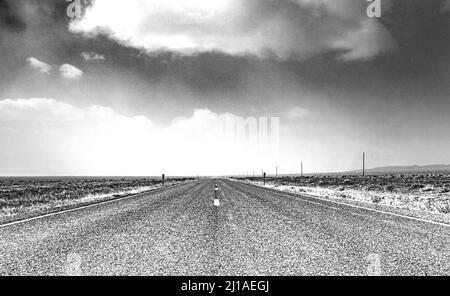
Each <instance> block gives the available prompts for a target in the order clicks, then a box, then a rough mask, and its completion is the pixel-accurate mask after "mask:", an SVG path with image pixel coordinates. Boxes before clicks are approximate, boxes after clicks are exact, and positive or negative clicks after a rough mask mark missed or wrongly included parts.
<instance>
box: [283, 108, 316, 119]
mask: <svg viewBox="0 0 450 296" xmlns="http://www.w3.org/2000/svg"><path fill="white" fill-rule="evenodd" d="M310 114H311V111H310V110H309V109H306V108H302V107H298V106H295V107H293V108H291V109H290V110H289V111H288V112H287V113H286V116H287V117H288V118H290V119H302V118H305V117H307V116H309V115H310Z"/></svg>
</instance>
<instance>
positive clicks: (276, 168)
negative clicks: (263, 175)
mask: <svg viewBox="0 0 450 296" xmlns="http://www.w3.org/2000/svg"><path fill="white" fill-rule="evenodd" d="M275 178H278V167H275Z"/></svg>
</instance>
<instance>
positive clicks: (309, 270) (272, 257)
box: [0, 180, 450, 276]
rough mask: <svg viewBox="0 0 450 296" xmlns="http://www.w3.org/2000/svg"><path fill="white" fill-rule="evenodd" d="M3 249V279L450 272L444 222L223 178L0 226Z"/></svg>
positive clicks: (449, 231) (447, 231) (0, 258)
mask: <svg viewBox="0 0 450 296" xmlns="http://www.w3.org/2000/svg"><path fill="white" fill-rule="evenodd" d="M215 184H218V186H219V189H220V190H219V198H220V206H219V207H215V206H214V205H213V201H214V185H215ZM0 250H1V251H0V274H1V275H225V276H226V275H379V274H381V275H450V228H449V227H445V226H441V225H434V224H430V223H427V222H423V221H415V220H411V219H407V218H402V217H396V216H392V215H388V214H383V213H378V212H373V211H370V210H365V209H358V208H352V207H350V206H346V205H341V204H335V203H332V202H329V201H322V200H314V199H312V198H308V197H304V196H295V195H292V194H287V193H281V192H275V191H272V190H268V189H263V188H258V187H255V186H252V185H248V184H242V183H236V182H232V181H229V180H201V181H196V182H192V183H188V184H183V185H180V186H177V187H172V188H167V189H165V190H163V191H156V192H152V193H148V194H145V195H142V196H137V197H133V198H128V199H124V200H118V201H114V202H110V203H106V204H100V205H96V206H92V207H89V208H85V209H80V210H77V211H72V212H67V213H60V214H57V215H53V216H49V217H43V218H40V219H36V220H32V221H26V222H23V223H19V224H14V225H6V226H3V227H1V226H0Z"/></svg>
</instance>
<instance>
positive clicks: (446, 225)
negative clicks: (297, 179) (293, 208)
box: [244, 183, 450, 228]
mask: <svg viewBox="0 0 450 296" xmlns="http://www.w3.org/2000/svg"><path fill="white" fill-rule="evenodd" d="M244 184H248V183H244ZM250 185H253V186H257V187H259V188H262V189H271V188H266V187H263V186H258V185H254V184H250ZM272 190H276V189H272ZM276 191H277V192H279V193H281V194H283V195H285V196H290V197H293V196H292V195H289V194H286V192H284V191H281V190H276ZM288 193H290V194H295V195H298V196H299V197H301V196H306V197H309V198H313V199H318V200H322V201H326V202H330V203H335V204H339V205H344V206H347V207H352V208H357V209H363V210H367V211H372V212H377V213H381V214H386V215H391V216H396V217H401V218H406V219H410V220H415V221H420V222H425V223H430V224H434V225H439V226H443V227H447V228H450V224H447V223H442V222H436V221H432V220H428V219H423V218H416V217H412V216H406V215H402V214H397V213H392V212H387V211H382V210H376V209H372V208H367V207H362V206H357V205H352V204H347V203H344V202H339V201H335V200H331V199H326V198H322V197H319V196H316V195H310V194H305V193H294V192H288ZM303 201H305V202H309V203H313V204H317V205H322V206H325V207H327V208H335V207H330V206H327V205H324V204H322V203H317V202H313V201H310V200H305V199H303ZM341 210H343V209H341Z"/></svg>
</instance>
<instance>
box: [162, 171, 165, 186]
mask: <svg viewBox="0 0 450 296" xmlns="http://www.w3.org/2000/svg"><path fill="white" fill-rule="evenodd" d="M162 186H163V187H165V176H164V174H162Z"/></svg>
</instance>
